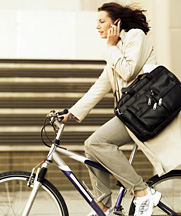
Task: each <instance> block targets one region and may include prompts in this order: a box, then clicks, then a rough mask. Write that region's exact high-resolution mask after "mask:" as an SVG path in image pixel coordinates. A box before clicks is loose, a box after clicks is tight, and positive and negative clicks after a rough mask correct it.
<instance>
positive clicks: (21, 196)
mask: <svg viewBox="0 0 181 216" xmlns="http://www.w3.org/2000/svg"><path fill="white" fill-rule="evenodd" d="M30 175H31V173H30V172H24V171H12V172H4V173H1V174H0V215H2V216H3V215H4V216H5V215H6V216H14V215H16V216H21V215H22V212H23V210H24V207H25V205H26V203H27V200H28V198H29V196H30V193H31V191H32V188H31V187H28V186H27V182H28V179H29V177H30ZM29 215H30V216H35V215H39V216H40V215H44V216H45V215H48V216H68V215H69V214H68V210H67V206H66V204H65V201H64V199H63V197H62V196H61V194H60V193H59V191H58V190H57V189H56V188H55V187H54V186H53V185H52V184H51V183H50V182H49V181H48V180H46V179H45V180H44V181H43V184H42V186H41V188H40V190H39V191H38V194H37V196H36V199H35V201H34V203H33V206H32V208H31V211H30V213H29Z"/></svg>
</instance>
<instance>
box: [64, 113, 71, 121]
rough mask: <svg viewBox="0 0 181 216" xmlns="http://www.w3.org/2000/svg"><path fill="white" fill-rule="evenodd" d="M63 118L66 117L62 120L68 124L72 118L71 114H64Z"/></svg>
mask: <svg viewBox="0 0 181 216" xmlns="http://www.w3.org/2000/svg"><path fill="white" fill-rule="evenodd" d="M63 117H64V119H63V120H62V122H63V123H66V122H67V121H68V120H69V118H70V113H67V114H64V115H63Z"/></svg>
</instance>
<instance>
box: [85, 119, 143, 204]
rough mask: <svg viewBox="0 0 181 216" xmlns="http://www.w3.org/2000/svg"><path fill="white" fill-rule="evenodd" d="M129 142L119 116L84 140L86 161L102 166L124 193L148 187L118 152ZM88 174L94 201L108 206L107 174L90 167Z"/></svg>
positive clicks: (109, 195)
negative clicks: (120, 185) (117, 181)
mask: <svg viewBox="0 0 181 216" xmlns="http://www.w3.org/2000/svg"><path fill="white" fill-rule="evenodd" d="M131 142H132V143H133V140H132V139H131V137H130V136H129V134H128V132H127V130H126V128H125V126H124V124H123V123H122V122H121V121H120V120H119V119H118V117H114V118H112V119H111V120H110V121H108V122H107V123H105V124H104V125H103V126H101V127H100V128H99V129H98V130H97V131H95V132H94V133H93V134H92V135H91V136H90V137H89V138H88V139H87V140H86V141H85V154H86V156H87V157H88V158H89V159H91V160H94V161H98V162H99V163H101V164H102V165H103V166H104V167H105V168H106V169H108V170H109V172H110V173H111V174H112V175H113V176H114V177H115V178H116V179H117V180H119V181H120V182H121V183H122V184H123V185H124V186H125V188H126V189H127V190H129V191H135V190H143V189H145V188H146V187H147V186H146V184H145V183H144V182H143V179H142V177H141V176H139V175H138V174H137V173H136V172H135V170H134V169H133V167H132V165H130V163H129V161H128V159H127V158H126V157H125V155H124V154H123V152H122V151H121V150H120V149H119V147H120V146H122V145H125V144H128V143H131ZM89 174H90V179H91V183H92V187H93V191H94V195H95V198H96V200H97V201H102V202H103V203H104V205H105V206H107V207H111V189H110V175H109V174H108V173H105V172H103V171H100V170H97V169H95V168H90V167H89Z"/></svg>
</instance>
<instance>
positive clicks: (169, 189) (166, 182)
mask: <svg viewBox="0 0 181 216" xmlns="http://www.w3.org/2000/svg"><path fill="white" fill-rule="evenodd" d="M153 187H154V189H155V190H157V191H159V192H161V194H162V198H161V202H162V203H164V204H165V205H166V206H168V207H169V208H171V209H172V210H174V212H175V213H177V214H178V215H181V177H179V176H177V177H170V178H167V179H163V180H162V181H159V182H157V183H155V184H154V185H153ZM152 215H167V213H165V212H164V211H163V210H161V209H160V208H159V207H155V208H154V210H153V214H152Z"/></svg>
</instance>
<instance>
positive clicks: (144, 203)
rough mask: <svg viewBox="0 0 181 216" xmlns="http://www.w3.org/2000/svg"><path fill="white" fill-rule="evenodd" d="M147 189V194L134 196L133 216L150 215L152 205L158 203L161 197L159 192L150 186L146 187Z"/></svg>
mask: <svg viewBox="0 0 181 216" xmlns="http://www.w3.org/2000/svg"><path fill="white" fill-rule="evenodd" d="M147 191H148V194H147V195H146V196H143V197H136V198H135V199H134V201H133V202H134V204H135V213H134V216H151V215H152V212H153V207H155V206H157V205H158V203H159V201H160V199H161V193H160V192H158V191H155V190H154V189H152V188H148V189H147Z"/></svg>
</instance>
